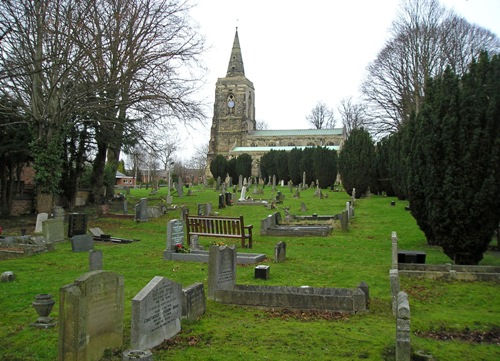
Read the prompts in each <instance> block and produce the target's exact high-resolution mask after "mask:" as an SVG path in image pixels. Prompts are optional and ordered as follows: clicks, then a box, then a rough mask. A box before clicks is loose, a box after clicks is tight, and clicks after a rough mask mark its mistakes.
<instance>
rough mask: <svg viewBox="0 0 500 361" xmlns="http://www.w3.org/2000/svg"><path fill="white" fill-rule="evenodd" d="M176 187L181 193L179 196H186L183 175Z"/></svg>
mask: <svg viewBox="0 0 500 361" xmlns="http://www.w3.org/2000/svg"><path fill="white" fill-rule="evenodd" d="M175 188H176V189H177V194H179V198H182V197H184V184H183V183H182V177H179V179H178V182H177V183H175Z"/></svg>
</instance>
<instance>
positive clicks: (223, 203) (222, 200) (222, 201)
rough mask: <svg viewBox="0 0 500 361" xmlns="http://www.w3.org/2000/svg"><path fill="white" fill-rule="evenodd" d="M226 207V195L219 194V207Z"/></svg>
mask: <svg viewBox="0 0 500 361" xmlns="http://www.w3.org/2000/svg"><path fill="white" fill-rule="evenodd" d="M222 208H226V197H224V194H222V193H221V194H219V209H222Z"/></svg>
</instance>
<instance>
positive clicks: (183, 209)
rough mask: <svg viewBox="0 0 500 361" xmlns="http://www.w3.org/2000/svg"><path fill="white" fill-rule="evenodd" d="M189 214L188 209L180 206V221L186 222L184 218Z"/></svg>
mask: <svg viewBox="0 0 500 361" xmlns="http://www.w3.org/2000/svg"><path fill="white" fill-rule="evenodd" d="M188 214H189V208H188V207H186V206H181V215H180V217H181V221H185V220H186V216H187V215H188Z"/></svg>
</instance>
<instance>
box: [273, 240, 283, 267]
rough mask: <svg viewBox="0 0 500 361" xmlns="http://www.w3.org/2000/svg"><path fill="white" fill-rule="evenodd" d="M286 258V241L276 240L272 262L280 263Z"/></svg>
mask: <svg viewBox="0 0 500 361" xmlns="http://www.w3.org/2000/svg"><path fill="white" fill-rule="evenodd" d="M285 260H286V243H285V242H278V243H276V245H275V246H274V262H276V263H280V262H285Z"/></svg>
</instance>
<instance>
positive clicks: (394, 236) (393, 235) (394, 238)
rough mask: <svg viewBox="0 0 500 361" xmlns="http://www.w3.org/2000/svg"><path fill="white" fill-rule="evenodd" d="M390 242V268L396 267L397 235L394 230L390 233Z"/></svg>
mask: <svg viewBox="0 0 500 361" xmlns="http://www.w3.org/2000/svg"><path fill="white" fill-rule="evenodd" d="M391 243H392V266H391V268H393V269H397V268H398V235H397V233H396V232H394V231H393V232H392V233H391Z"/></svg>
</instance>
